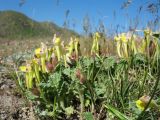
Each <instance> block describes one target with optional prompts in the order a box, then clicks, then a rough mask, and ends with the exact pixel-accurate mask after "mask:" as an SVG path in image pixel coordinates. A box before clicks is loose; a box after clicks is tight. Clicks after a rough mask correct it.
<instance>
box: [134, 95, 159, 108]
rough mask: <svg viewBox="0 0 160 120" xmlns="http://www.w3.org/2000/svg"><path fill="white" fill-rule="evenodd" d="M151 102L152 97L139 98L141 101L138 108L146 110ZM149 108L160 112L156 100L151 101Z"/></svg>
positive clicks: (138, 102)
mask: <svg viewBox="0 0 160 120" xmlns="http://www.w3.org/2000/svg"><path fill="white" fill-rule="evenodd" d="M149 101H150V96H147V95H144V96H142V97H140V98H139V100H137V101H136V106H137V107H138V108H139V109H140V110H144V108H145V107H146V105H147V104H148V103H149ZM148 107H149V108H154V109H155V108H156V109H158V110H159V106H158V105H157V103H156V102H155V100H151V102H150V104H149V106H148Z"/></svg>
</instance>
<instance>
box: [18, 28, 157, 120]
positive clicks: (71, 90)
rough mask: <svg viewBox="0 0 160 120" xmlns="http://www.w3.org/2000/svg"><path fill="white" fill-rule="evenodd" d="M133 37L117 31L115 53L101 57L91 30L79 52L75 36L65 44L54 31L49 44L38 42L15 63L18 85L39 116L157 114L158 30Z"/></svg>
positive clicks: (96, 118) (93, 118)
mask: <svg viewBox="0 0 160 120" xmlns="http://www.w3.org/2000/svg"><path fill="white" fill-rule="evenodd" d="M136 38H137V37H136V36H135V35H134V34H132V35H130V36H129V35H128V34H126V33H122V34H120V35H118V36H116V37H115V44H116V46H117V53H118V54H117V56H106V55H103V54H102V52H101V49H100V48H101V46H100V44H99V43H100V40H101V36H100V34H99V33H95V34H94V35H93V44H92V47H91V52H90V55H89V56H83V55H81V50H80V44H79V40H78V39H77V38H71V40H70V42H69V43H68V44H67V45H64V42H63V41H61V39H60V38H59V37H56V35H55V36H54V38H53V46H52V47H49V48H48V47H47V46H46V45H45V44H43V43H42V44H41V47H40V48H37V49H36V50H35V53H34V56H33V59H31V60H27V61H26V65H25V66H20V67H19V68H20V71H17V75H18V83H19V86H20V88H21V89H22V91H23V93H24V95H25V96H26V97H27V98H28V99H29V100H31V101H32V102H33V103H34V104H35V105H36V109H35V113H36V114H37V115H38V116H39V117H40V118H41V119H59V120H62V119H64V120H66V119H68V120H70V119H80V120H83V119H85V120H104V119H120V120H134V119H138V120H142V119H152V120H155V119H158V118H159V117H160V116H159V115H160V97H159V95H160V83H159V79H160V77H159V76H160V69H159V68H160V57H159V55H160V46H159V38H160V33H154V32H152V31H150V30H148V29H147V30H144V38H143V39H142V40H139V42H138V41H136ZM137 42H138V43H139V44H137Z"/></svg>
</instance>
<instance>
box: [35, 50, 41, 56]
mask: <svg viewBox="0 0 160 120" xmlns="http://www.w3.org/2000/svg"><path fill="white" fill-rule="evenodd" d="M34 53H35V56H36V57H37V58H40V57H41V48H37V49H35V51H34Z"/></svg>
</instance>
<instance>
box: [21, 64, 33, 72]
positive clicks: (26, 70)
mask: <svg viewBox="0 0 160 120" xmlns="http://www.w3.org/2000/svg"><path fill="white" fill-rule="evenodd" d="M19 69H20V71H22V72H28V71H31V66H30V65H27V66H20V67H19Z"/></svg>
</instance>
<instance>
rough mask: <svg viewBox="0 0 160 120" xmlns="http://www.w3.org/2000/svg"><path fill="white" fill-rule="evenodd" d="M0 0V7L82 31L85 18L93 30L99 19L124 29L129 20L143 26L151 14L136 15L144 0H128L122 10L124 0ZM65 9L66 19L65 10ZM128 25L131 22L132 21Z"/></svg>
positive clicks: (109, 27) (106, 24) (143, 12)
mask: <svg viewBox="0 0 160 120" xmlns="http://www.w3.org/2000/svg"><path fill="white" fill-rule="evenodd" d="M20 1H22V0H0V10H15V11H19V12H22V13H24V14H25V15H27V16H28V17H30V18H32V19H34V20H36V21H40V22H41V21H50V22H54V23H55V24H57V25H59V26H63V24H64V22H65V20H67V21H69V25H68V27H69V28H70V29H73V30H75V31H77V32H78V33H83V32H84V30H83V19H84V17H85V16H88V17H89V20H90V24H91V30H92V31H96V28H98V24H99V21H101V22H102V23H103V24H104V26H105V27H106V29H107V31H108V32H110V31H112V30H115V28H116V26H117V25H119V26H120V29H121V30H126V28H128V27H129V26H130V25H131V23H130V21H131V20H132V21H133V20H135V19H136V18H138V19H139V21H140V23H139V26H138V27H139V29H140V28H142V27H146V26H147V21H149V20H151V19H153V16H152V15H151V14H149V13H148V12H146V11H145V10H143V11H142V12H141V13H140V14H138V9H139V7H140V5H142V4H144V3H145V1H146V0H132V4H131V5H130V6H128V8H126V9H121V6H122V4H123V2H125V1H126V0H25V3H24V4H23V5H22V6H19V3H20ZM66 11H69V14H68V17H67V19H66V17H65V13H66ZM132 24H134V23H133V22H132Z"/></svg>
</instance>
